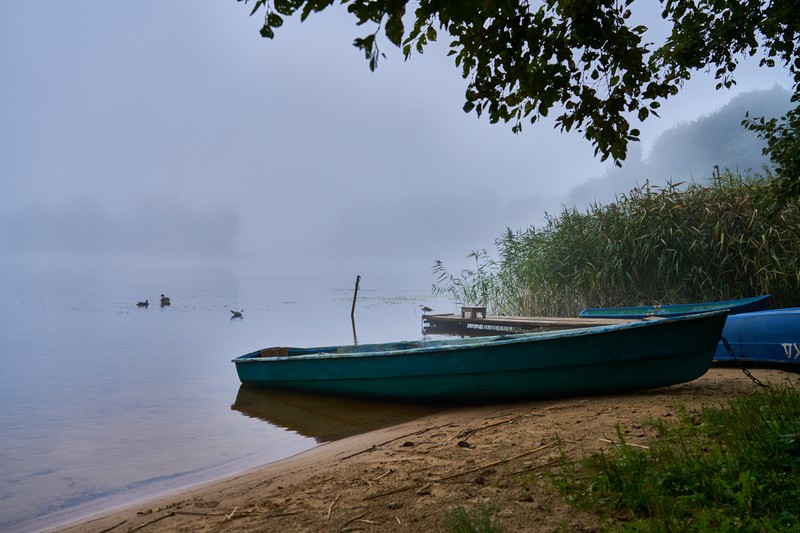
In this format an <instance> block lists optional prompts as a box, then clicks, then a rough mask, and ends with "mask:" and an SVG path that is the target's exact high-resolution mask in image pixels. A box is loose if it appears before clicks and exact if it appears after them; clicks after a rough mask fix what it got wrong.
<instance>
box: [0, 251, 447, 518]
mask: <svg viewBox="0 0 800 533" xmlns="http://www.w3.org/2000/svg"><path fill="white" fill-rule="evenodd" d="M1 268H2V270H3V272H0V298H2V302H3V304H4V305H3V306H2V308H0V376H2V378H3V387H0V406H2V409H0V531H21V532H23V531H36V530H41V529H45V528H48V527H52V526H55V525H58V524H59V523H63V522H65V521H68V520H72V519H74V518H76V517H80V516H85V515H88V514H93V513H96V512H101V511H104V510H107V509H110V508H113V507H116V506H119V505H121V504H124V503H128V502H131V501H134V500H136V499H140V498H143V497H149V496H153V495H155V494H157V493H159V492H166V491H170V490H175V489H178V488H181V487H185V486H188V485H191V484H194V483H198V482H202V481H208V480H211V479H215V478H219V477H222V476H225V475H229V474H233V473H236V472H239V471H242V470H244V469H247V468H251V467H255V466H258V465H262V464H265V463H268V462H272V461H276V460H280V459H283V458H286V457H288V456H291V455H294V454H296V453H298V452H301V451H303V450H306V449H309V448H311V447H313V446H315V445H317V444H319V443H321V442H325V441H329V440H333V439H337V438H341V437H344V436H348V435H352V434H355V433H358V432H361V431H366V430H369V429H372V428H374V427H380V426H384V425H389V424H393V423H397V422H400V421H403V420H407V419H411V418H415V417H418V416H422V415H424V414H428V413H430V412H432V411H431V410H430V409H424V408H417V407H414V408H412V407H407V406H397V405H384V406H376V405H373V404H370V405H369V406H366V405H364V404H361V403H360V402H351V401H345V400H342V401H339V402H333V401H331V400H326V401H316V400H315V399H314V398H312V397H307V396H303V395H292V394H276V393H266V392H263V391H259V390H253V389H249V388H246V387H240V383H239V380H238V378H237V376H236V370H235V368H234V365H233V363H231V359H232V358H233V357H235V356H238V355H241V354H243V353H247V352H250V351H253V350H255V349H259V348H264V347H267V346H272V345H301V346H302V345H330V344H346V343H352V342H353V341H354V337H356V339H357V341H358V342H360V343H367V342H383V341H392V340H401V339H419V338H422V333H421V324H420V312H419V308H418V306H419V305H420V304H426V305H430V304H431V302H432V298H431V296H430V290H429V284H428V286H425V285H424V284H420V285H422V286H419V287H410V288H409V287H401V286H397V284H393V283H391V282H380V283H376V282H373V281H371V280H370V279H367V278H364V279H362V282H361V291H360V292H359V298H358V302H357V304H356V321H355V325H356V328H355V331H354V329H353V324H352V322H351V320H350V309H351V305H352V297H353V288H354V283H355V275H353V276H352V278H348V279H345V278H339V279H335V278H327V279H323V278H311V277H295V278H288V277H269V276H263V275H254V274H251V275H241V274H236V275H233V274H231V273H229V272H228V271H227V270H226V269H224V268H214V267H205V268H198V267H195V266H192V267H188V268H171V269H168V270H167V269H163V268H156V267H138V268H119V267H114V268H108V269H99V268H94V269H92V270H91V271H86V270H85V269H84V268H80V267H77V266H75V267H72V268H71V267H69V266H65V265H59V267H58V268H57V269H55V268H52V267H50V266H47V265H45V266H41V265H40V266H38V267H36V266H31V265H24V266H23V265H3V266H2V267H1ZM393 285H394V286H393ZM162 292H163V293H166V294H167V295H168V296H169V297H170V298H171V302H172V305H170V306H169V307H164V308H161V307H160V306H159V305H158V298H159V295H160V294H161V293H162ZM145 298H147V299H148V300H149V301H150V306H149V307H148V308H146V309H144V308H137V307H136V302H137V301H139V300H144V299H145ZM439 303H440V304H442V305H444V306H450V307H452V304H448V303H444V302H439ZM231 309H244V310H245V311H244V318H243V319H231V313H230V310H231ZM448 310H451V309H448Z"/></svg>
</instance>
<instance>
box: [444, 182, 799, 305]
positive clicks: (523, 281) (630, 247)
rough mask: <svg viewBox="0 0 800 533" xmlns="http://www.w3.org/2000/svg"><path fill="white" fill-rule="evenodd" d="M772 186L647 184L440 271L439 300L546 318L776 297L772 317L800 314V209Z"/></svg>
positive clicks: (509, 237) (565, 213)
mask: <svg viewBox="0 0 800 533" xmlns="http://www.w3.org/2000/svg"><path fill="white" fill-rule="evenodd" d="M770 187H771V179H770V177H769V175H767V176H762V175H758V174H754V175H747V176H745V177H742V176H740V175H734V174H732V173H731V172H726V173H724V174H723V175H722V176H720V177H718V178H716V179H714V180H712V181H711V182H708V183H706V184H703V185H701V184H696V183H694V184H688V185H686V184H682V183H676V184H669V185H666V186H664V187H656V186H651V185H649V184H645V185H644V186H642V187H637V188H634V189H633V190H631V191H630V192H628V193H626V194H622V195H620V196H618V198H617V200H616V202H614V203H611V204H608V205H601V204H593V205H591V206H590V207H589V208H588V209H587V210H586V211H585V212H579V211H577V210H576V209H568V208H564V209H563V210H562V212H561V214H560V215H559V216H557V217H555V216H551V215H546V217H545V224H544V226H543V227H541V228H535V227H531V228H529V229H527V230H525V231H521V232H516V233H515V232H512V231H511V230H508V231H507V232H506V233H505V234H504V235H503V236H501V237H500V238H499V239H498V240H497V249H498V255H499V260H497V261H496V262H495V261H493V260H491V259H490V258H489V257H488V255H486V254H484V255H480V254H479V253H478V254H477V255H476V253H473V254H471V257H472V258H474V259H475V260H476V263H477V268H475V269H467V270H463V271H461V272H460V274H459V275H458V276H453V275H451V274H450V273H449V272H448V271H447V270H446V269H445V268H444V265H442V264H441V263H437V265H436V267H434V270H435V272H436V273H437V274H438V279H437V282H436V285H435V288H434V290H435V291H437V292H439V293H449V294H451V295H453V296H454V297H455V298H457V299H461V298H468V297H469V298H473V299H475V298H483V299H484V301H483V302H481V303H483V304H487V305H490V306H491V307H492V308H493V310H494V311H495V312H496V313H498V314H521V315H538V316H541V315H546V316H574V315H575V314H576V313H577V312H578V311H580V309H582V308H584V307H598V306H602V307H606V306H620V305H644V304H653V303H678V302H692V301H703V300H726V299H734V298H743V297H748V296H754V295H759V294H767V293H770V294H772V305H773V307H789V306H796V305H799V304H798V302H800V206H798V204H797V203H794V204H790V205H787V206H784V207H782V208H777V207H776V206H775V205H774V204H773V196H772V195H771V192H770ZM462 301H463V300H462ZM471 303H476V302H471Z"/></svg>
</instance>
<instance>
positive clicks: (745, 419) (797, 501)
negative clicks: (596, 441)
mask: <svg viewBox="0 0 800 533" xmlns="http://www.w3.org/2000/svg"><path fill="white" fill-rule="evenodd" d="M649 423H650V424H651V425H652V426H654V427H655V428H656V429H657V431H658V437H657V439H656V440H655V442H653V443H652V445H651V446H650V447H649V449H643V448H638V447H632V446H628V445H626V444H625V441H624V435H623V433H622V432H621V431H619V430H618V437H619V439H620V442H621V444H620V445H619V446H618V447H616V448H615V449H614V450H612V452H611V453H608V454H605V453H602V454H599V455H595V456H587V457H584V458H583V460H582V461H580V462H579V463H570V462H568V461H567V460H566V458H563V457H562V466H563V470H562V472H561V473H560V474H559V475H557V476H556V477H554V481H555V484H556V487H557V488H558V489H559V490H560V491H561V493H562V495H563V496H564V497H565V498H566V499H567V501H570V502H572V503H574V504H576V505H578V506H580V507H582V508H584V509H586V510H589V511H591V512H595V513H597V514H599V515H600V516H602V517H604V518H605V519H607V520H608V522H607V523H608V524H609V529H615V530H620V531H665V532H666V531H798V530H800V396H798V392H797V391H796V390H795V389H794V388H792V387H791V386H789V385H782V386H770V387H768V388H767V389H765V390H764V391H763V392H758V393H756V394H754V395H752V396H749V397H742V398H739V399H737V400H735V401H732V402H730V403H729V404H728V405H727V406H724V407H719V408H707V409H704V410H703V411H702V412H700V413H689V412H687V411H686V410H685V409H681V410H679V415H678V417H677V419H676V420H675V421H674V422H672V423H669V424H667V423H665V422H663V421H661V420H659V421H653V420H651V421H649ZM612 518H613V520H611V519H612ZM612 523H613V524H614V526H613V528H612V527H611V524H612Z"/></svg>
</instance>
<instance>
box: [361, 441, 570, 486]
mask: <svg viewBox="0 0 800 533" xmlns="http://www.w3.org/2000/svg"><path fill="white" fill-rule="evenodd" d="M557 442H558V441H554V442H551V443H550V444H545V445H544V446H539V447H538V448H536V449H533V450H528V451H527V452H523V453H519V454H517V455H514V456H512V457H507V458H506V459H500V460H499V461H492V462H491V463H487V464H485V465H481V466H478V467H475V468H472V469H470V470H465V471H464V472H458V473H456V474H451V475H449V476H445V477H440V478H439V479H435V480H433V481H434V482H440V481H447V480H448V479H453V478H454V477H458V476H463V475H465V474H470V473H472V472H479V471H481V470H484V469H486V468H489V467H491V466H497V465H500V464H503V463H508V462H510V461H513V460H515V459H519V458H520V457H525V456H526V455H531V454H534V453H536V452H540V451H542V450H546V449H547V448H552V447H553V446H555V445H556V444H557ZM416 487H417V485H405V486H403V487H399V488H396V489H394V490H390V491H387V492H381V493H379V494H373V495H371V496H366V497H365V498H362V500H363V501H367V500H376V499H378V498H382V497H384V496H390V495H392V494H397V493H398V492H404V491H407V490H411V489H413V488H416ZM428 487H430V483H428V484H427V485H425V486H423V487H420V488H419V489H417V493H418V494H422V493H423V491H424V490H425V489H427V488H428Z"/></svg>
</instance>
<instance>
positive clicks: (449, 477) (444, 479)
mask: <svg viewBox="0 0 800 533" xmlns="http://www.w3.org/2000/svg"><path fill="white" fill-rule="evenodd" d="M555 445H556V442H551V443H550V444H545V445H544V446H539V447H538V448H535V449H533V450H528V451H527V452H523V453H520V454H517V455H514V456H513V457H508V458H506V459H500V460H499V461H492V462H491V463H487V464H485V465H481V466H476V467H475V468H471V469H470V470H465V471H463V472H458V473H456V474H451V475H449V476H446V477H441V478H439V479H437V480H436V481H446V480H448V479H453V478H454V477H458V476H463V475H465V474H471V473H473V472H479V471H481V470H485V469H487V468H489V467H491V466H497V465H501V464H503V463H508V462H510V461H513V460H515V459H519V458H520V457H525V456H526V455H531V454H533V453H536V452H540V451H542V450H546V449H547V448H552V447H553V446H555Z"/></svg>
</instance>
